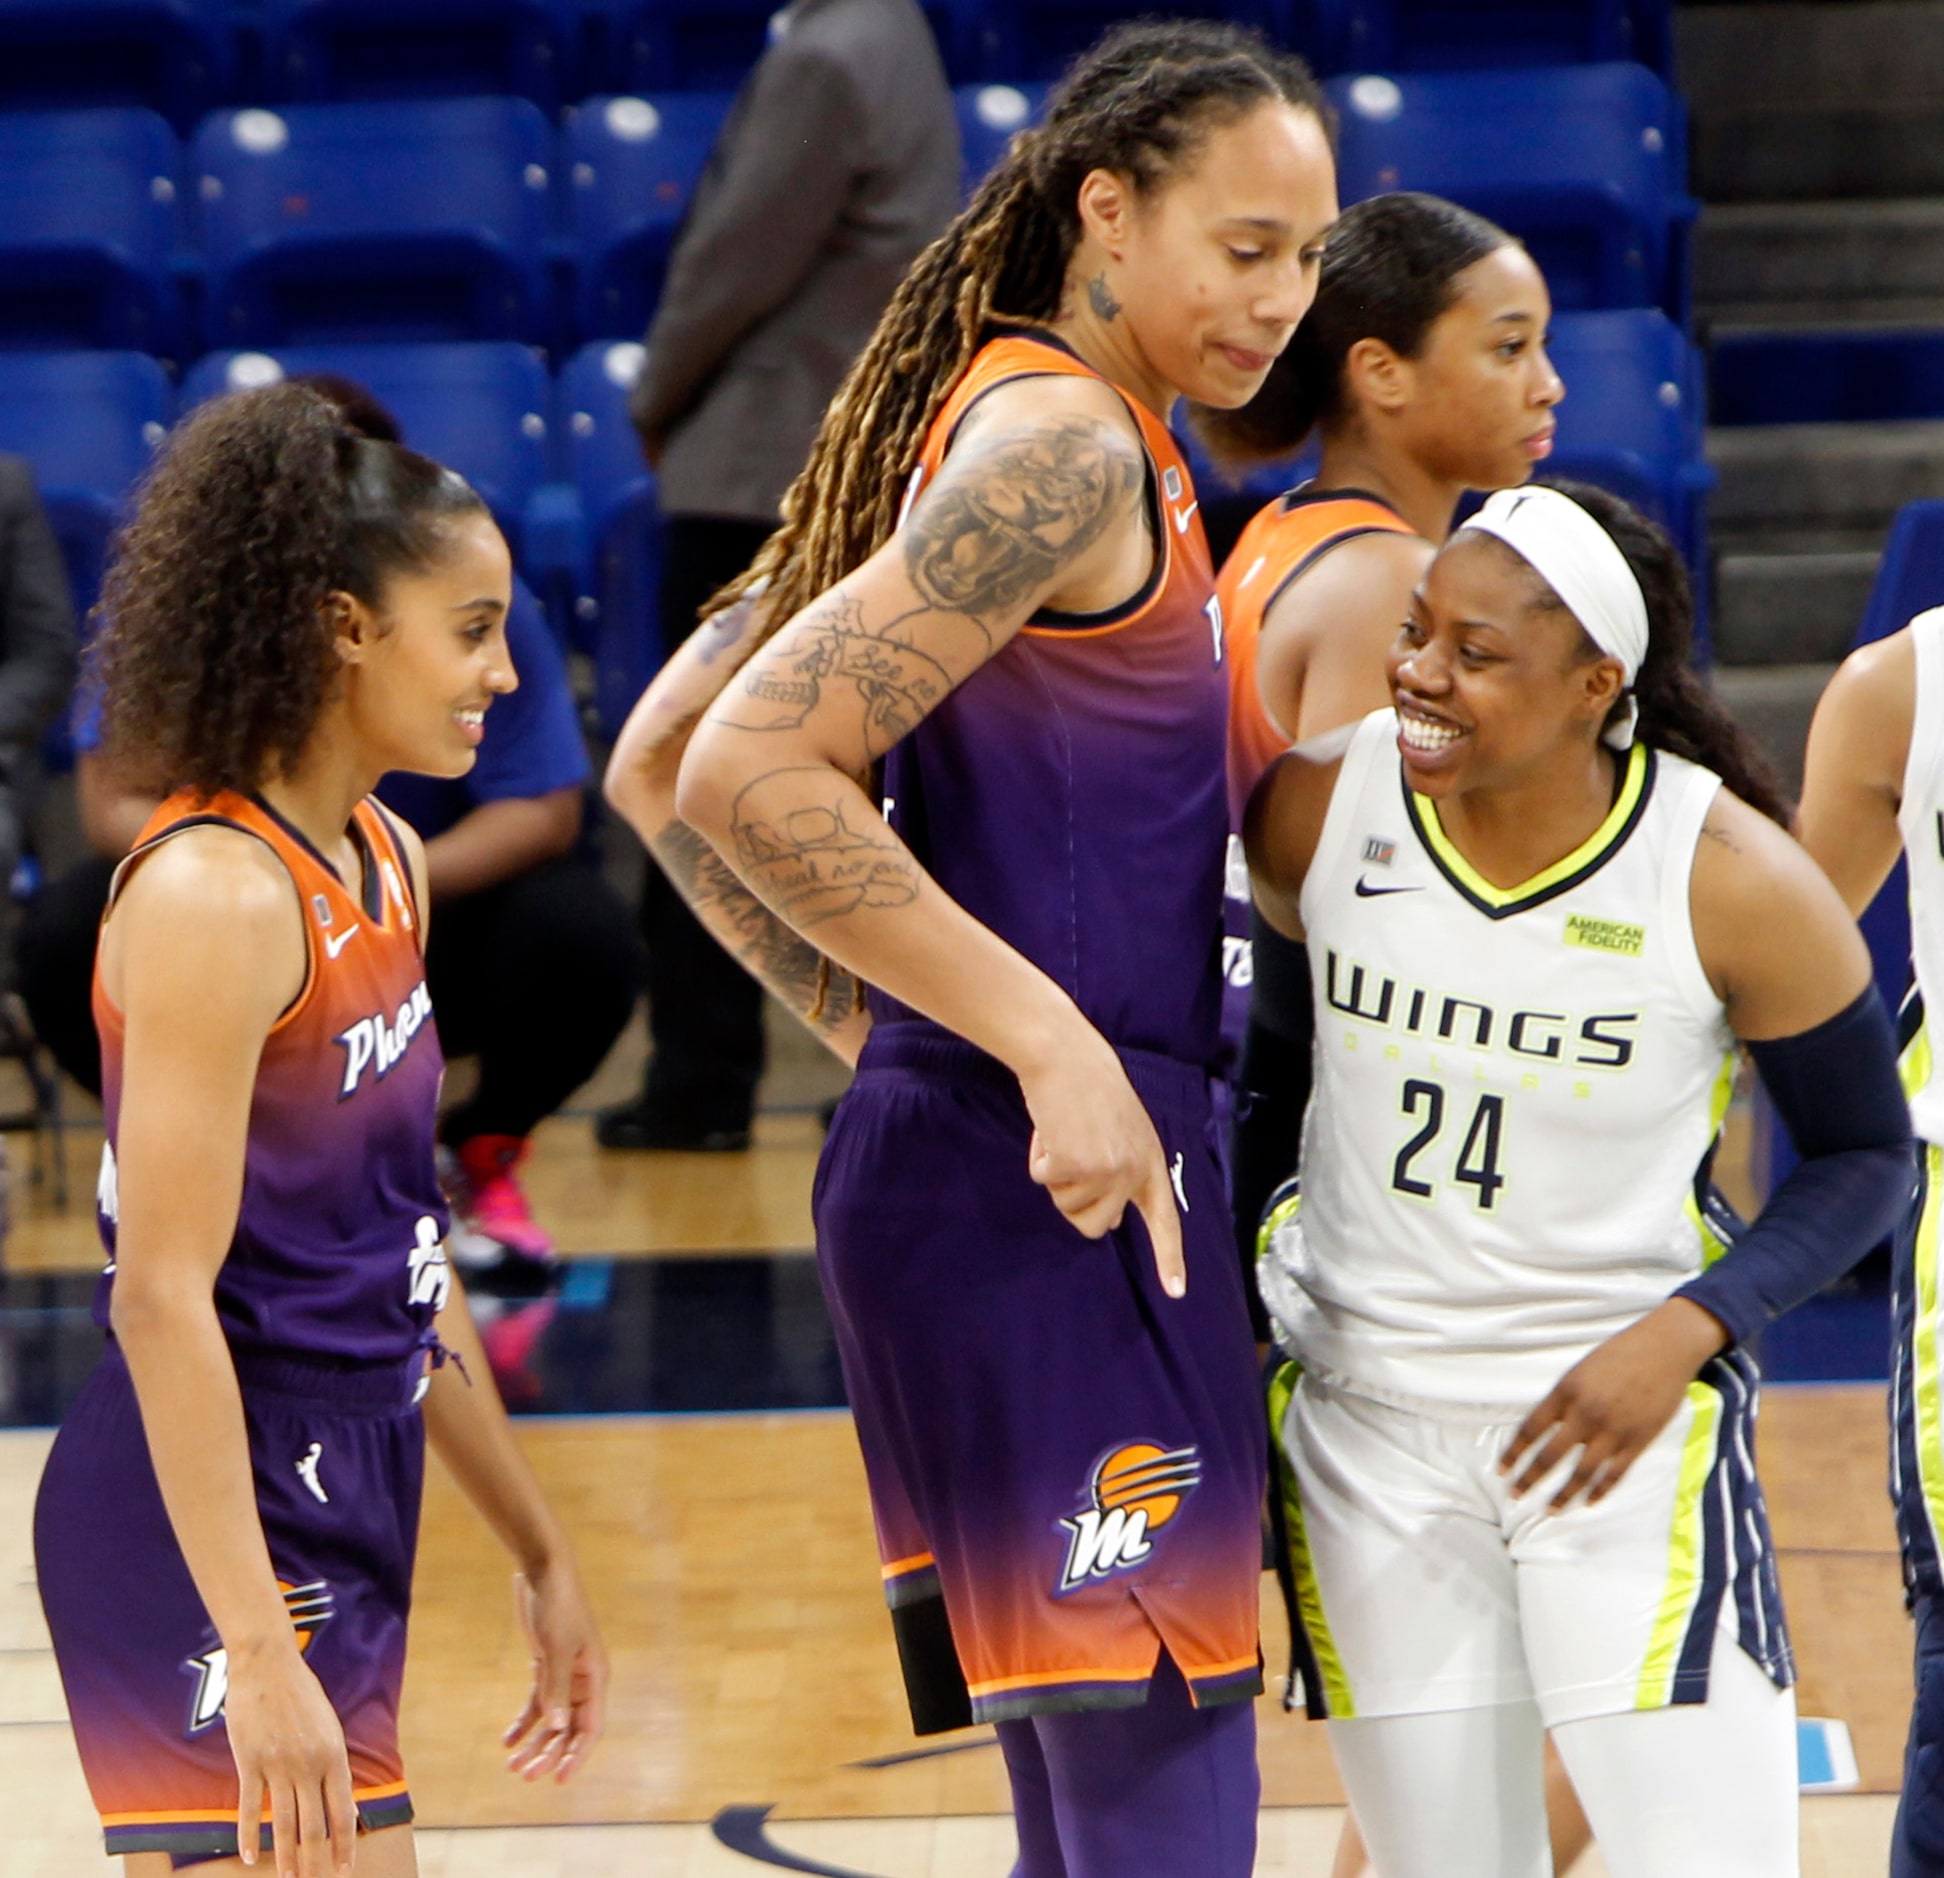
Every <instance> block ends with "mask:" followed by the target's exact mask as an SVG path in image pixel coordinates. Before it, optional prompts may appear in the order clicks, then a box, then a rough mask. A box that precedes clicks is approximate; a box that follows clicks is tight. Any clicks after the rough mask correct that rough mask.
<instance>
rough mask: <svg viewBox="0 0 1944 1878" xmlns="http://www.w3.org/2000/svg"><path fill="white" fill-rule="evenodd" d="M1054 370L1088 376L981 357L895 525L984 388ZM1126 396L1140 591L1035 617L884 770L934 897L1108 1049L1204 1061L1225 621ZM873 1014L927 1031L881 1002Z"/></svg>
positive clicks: (1029, 350)
mask: <svg viewBox="0 0 1944 1878" xmlns="http://www.w3.org/2000/svg"><path fill="white" fill-rule="evenodd" d="M1062 376H1064V377H1083V378H1097V377H1099V376H1100V375H1099V374H1098V373H1096V372H1095V371H1094V370H1093V369H1092V368H1091V367H1090V366H1088V365H1086V364H1084V363H1083V362H1082V361H1081V360H1080V359H1079V358H1077V357H1076V356H1075V355H1074V354H1073V353H1072V352H1070V351H1068V350H1067V349H1066V347H1065V346H1063V345H1061V344H1060V343H1059V342H1058V341H1057V340H1055V339H1053V338H1051V337H1050V336H1049V335H1046V334H1043V333H1032V334H1028V333H1024V332H1019V331H1008V332H1006V333H1004V334H1003V335H1002V336H1000V337H998V338H995V339H993V340H991V341H990V342H989V343H988V344H987V345H985V346H984V347H983V348H982V349H981V350H980V352H979V353H978V355H977V356H976V357H975V358H974V359H973V361H972V363H971V365H970V367H969V368H968V369H967V371H966V373H965V376H964V377H963V378H962V379H961V380H960V381H959V383H958V385H957V387H956V388H955V389H954V391H953V392H952V394H951V396H950V397H949V398H948V399H947V400H946V402H945V405H944V407H943V409H941V410H940V412H939V414H938V417H937V419H936V420H935V421H934V422H933V424H932V427H931V431H930V434H929V435H928V436H927V438H926V440H925V447H924V452H923V454H922V456H921V457H920V460H919V465H918V469H917V472H916V474H915V475H914V477H913V479H912V493H911V495H910V497H908V498H907V503H906V512H907V514H909V512H910V506H911V503H912V502H913V501H915V500H916V499H918V497H919V496H920V495H921V494H922V492H923V489H924V486H925V484H926V483H928V482H929V481H930V480H931V479H932V477H934V476H935V475H936V474H937V473H938V469H939V465H940V464H941V463H942V462H943V461H944V459H945V453H946V451H947V450H948V449H949V448H950V446H951V442H952V438H953V436H954V435H955V433H956V432H957V430H958V427H959V425H960V423H961V422H962V421H963V420H964V418H965V415H966V413H967V412H968V411H969V410H970V409H971V407H972V406H973V405H974V404H975V403H976V402H977V401H978V400H979V399H980V398H981V397H983V396H984V395H985V393H987V392H988V391H990V390H992V389H993V388H994V387H995V386H997V385H1001V384H1005V383H1008V382H1009V381H1011V380H1013V379H1018V378H1033V377H1062ZM1123 395H1125V394H1123ZM1126 402H1127V408H1128V410H1129V411H1130V412H1131V413H1132V415H1133V417H1134V421H1135V422H1136V423H1137V424H1138V425H1139V426H1140V431H1141V437H1142V441H1143V442H1144V443H1145V445H1146V447H1147V454H1148V501H1149V525H1150V527H1151V529H1152V531H1153V536H1154V541H1155V556H1154V567H1153V571H1152V572H1151V574H1150V576H1149V578H1148V580H1147V582H1146V584H1145V585H1144V586H1143V587H1142V589H1141V591H1140V592H1139V593H1137V594H1136V595H1135V596H1134V597H1133V598H1132V599H1131V600H1129V601H1128V602H1127V603H1126V604H1125V605H1123V606H1119V607H1116V608H1114V609H1112V610H1111V611H1110V612H1106V613H1101V614H1092V615H1075V614H1064V613H1053V612H1042V613H1039V614H1036V615H1035V616H1034V617H1033V619H1032V620H1031V621H1029V622H1028V623H1027V625H1026V626H1025V628H1024V629H1023V630H1022V631H1021V632H1020V633H1019V634H1018V636H1017V637H1016V638H1014V639H1013V640H1012V641H1011V642H1010V643H1009V644H1008V645H1006V646H1005V647H1004V648H1003V649H1002V650H1001V651H1000V652H999V653H998V655H997V656H996V657H994V658H993V659H992V660H991V661H990V662H989V663H987V664H986V665H984V666H982V667H981V668H980V669H979V670H978V671H977V672H975V673H974V674H973V675H972V677H971V678H970V679H968V680H967V681H966V683H965V684H963V685H961V686H960V687H959V688H958V689H957V690H956V691H954V692H953V693H952V694H951V695H950V696H949V697H948V698H947V699H946V700H945V702H944V703H943V704H941V705H940V706H939V707H938V709H937V710H935V711H933V712H932V714H931V715H930V716H929V717H927V718H926V719H925V721H924V722H923V723H921V724H920V725H919V726H918V727H917V729H916V730H914V731H913V732H912V733H911V734H910V735H909V736H908V737H906V738H905V739H904V740H903V741H902V742H901V743H899V744H898V745H897V746H896V747H895V748H894V749H893V750H892V751H891V753H890V755H889V756H888V757H887V758H886V759H885V766H884V788H885V795H886V797H887V800H888V803H889V807H888V810H887V813H888V815H889V818H890V821H891V824H892V826H893V827H894V828H895V829H896V830H897V831H898V833H899V834H900V835H901V836H902V837H903V839H904V840H905V841H906V842H907V843H908V844H909V846H910V847H911V849H912V851H913V852H914V853H915V854H916V855H917V857H918V859H919V860H920V861H921V862H923V863H924V865H925V866H926V867H927V868H928V869H929V870H930V872H931V873H932V875H933V877H934V878H935V879H936V880H937V881H938V883H939V885H940V886H942V887H943V888H944V889H945V891H946V892H947V893H949V894H950V895H951V896H952V898H953V899H954V900H956V901H957V902H958V903H959V905H961V906H962V907H964V908H965V909H966V911H967V912H969V913H971V914H972V915H973V917H974V918H976V919H978V920H980V921H982V922H983V923H984V924H985V925H987V926H988V927H990V928H991V929H992V930H993V931H994V932H995V933H997V934H998V935H999V937H1000V938H1002V939H1004V940H1005V941H1006V942H1007V944H1009V945H1011V946H1012V947H1013V948H1014V949H1015V950H1017V951H1019V952H1021V953H1023V954H1024V955H1025V956H1026V957H1027V958H1029V959H1031V960H1032V961H1033V963H1034V964H1035V965H1037V966H1038V967H1039V968H1040V969H1041V970H1042V971H1044V972H1045V973H1046V974H1047V975H1048V976H1049V977H1051V978H1052V979H1054V980H1055V981H1056V982H1057V983H1058V984H1059V985H1060V986H1061V987H1062V988H1063V989H1064V990H1065V991H1066V992H1067V993H1068V994H1069V995H1070V996H1071V997H1072V998H1073V1000H1074V1002H1075V1003H1076V1004H1078V1005H1079V1007H1080V1009H1081V1010H1082V1011H1083V1012H1085V1014H1086V1015H1087V1017H1088V1018H1089V1019H1090V1020H1091V1021H1092V1022H1093V1024H1094V1025H1095V1026H1096V1027H1097V1028H1098V1029H1099V1030H1100V1031H1101V1033H1102V1034H1103V1035H1104V1036H1105V1037H1106V1038H1107V1039H1108V1041H1109V1042H1111V1043H1114V1044H1118V1045H1122V1046H1124V1047H1127V1048H1132V1049H1140V1050H1151V1051H1154V1052H1156V1053H1157V1054H1160V1055H1163V1056H1169V1057H1173V1058H1174V1059H1176V1060H1177V1061H1179V1062H1184V1063H1191V1064H1196V1065H1206V1064H1209V1063H1211V1062H1212V1061H1213V1060H1214V1056H1215V1050H1216V1026H1217V1008H1218V1000H1219V995H1220V986H1221V978H1220V958H1221V935H1222V865H1223V847H1224V842H1225V840H1226V837H1227V833H1228V807H1227V800H1226V784H1225V779H1224V760H1225V756H1224V753H1225V738H1226V730H1227V720H1228V686H1227V681H1226V677H1225V675H1224V673H1223V670H1222V653H1223V646H1222V630H1221V620H1220V615H1219V612H1218V610H1217V607H1216V603H1215V578H1214V570H1213V568H1212V567H1211V565H1210V562H1209V554H1208V541H1207V538H1206V536H1205V535H1204V534H1203V533H1202V525H1201V517H1200V515H1199V513H1198V509H1199V506H1200V505H1199V503H1198V502H1197V500H1196V496H1195V491H1194V486H1193V484H1192V482H1191V481H1190V478H1189V475H1188V466H1187V464H1186V463H1185V462H1184V461H1183V460H1182V456H1181V452H1180V450H1179V449H1178V448H1177V447H1176V445H1175V441H1174V439H1173V437H1172V436H1171V435H1170V434H1169V431H1168V428H1167V426H1166V425H1165V424H1163V423H1162V422H1161V420H1160V419H1159V418H1157V417H1156V416H1154V414H1153V413H1152V412H1150V411H1148V410H1145V409H1144V408H1143V407H1142V406H1141V405H1140V404H1138V403H1137V402H1135V400H1133V399H1132V398H1128V399H1127V400H1126ZM873 1015H874V1017H875V1019H876V1021H878V1022H880V1023H886V1022H892V1023H896V1022H924V1021H926V1020H923V1019H921V1018H919V1017H918V1016H917V1014H916V1013H915V1012H913V1011H911V1010H909V1009H908V1008H907V1007H905V1006H903V1005H900V1004H897V1003H895V1002H894V1001H892V1000H890V999H888V998H885V997H883V996H882V995H874V1000H873Z"/></svg>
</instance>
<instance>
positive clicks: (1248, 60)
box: [704, 20, 1329, 635]
mask: <svg viewBox="0 0 1944 1878" xmlns="http://www.w3.org/2000/svg"><path fill="white" fill-rule="evenodd" d="M1277 99H1280V100H1282V101H1283V102H1284V103H1286V104H1291V105H1295V106H1297V107H1298V108H1299V109H1302V110H1306V111H1311V112H1314V113H1315V114H1316V116H1317V117H1318V118H1320V119H1322V120H1323V121H1324V122H1325V124H1326V125H1327V124H1328V122H1329V107H1328V106H1327V104H1326V103H1325V101H1324V98H1323V93H1322V91H1321V89H1320V88H1319V87H1318V85H1317V83H1316V80H1315V78H1314V77H1313V76H1312V75H1311V73H1310V70H1309V68H1308V67H1307V66H1306V65H1305V64H1304V63H1303V62H1302V60H1301V59H1299V58H1297V57H1295V56H1294V55H1293V54H1291V53H1286V52H1280V51H1277V50H1276V49H1275V48H1273V47H1272V46H1270V45H1269V43H1268V42H1267V41H1266V40H1264V39H1263V38H1262V37H1261V36H1260V35H1259V34H1257V33H1254V32H1251V31H1248V30H1247V29H1245V28H1241V27H1237V26H1232V25H1228V24H1224V23H1219V22H1215V21H1208V20H1135V21H1132V22H1130V23H1128V24H1126V25H1122V26H1118V27H1115V28H1114V29H1113V30H1112V31H1111V32H1109V33H1108V34H1106V35H1105V37H1103V38H1102V39H1101V40H1100V42H1099V43H1098V44H1097V45H1096V46H1095V47H1094V48H1093V49H1092V50H1091V51H1090V52H1088V53H1087V54H1086V55H1085V56H1084V57H1083V58H1081V59H1080V60H1079V61H1078V62H1077V63H1076V64H1075V65H1074V66H1073V67H1072V69H1071V70H1070V71H1069V72H1068V73H1067V75H1066V77H1065V78H1064V79H1063V80H1062V81H1061V83H1060V86H1059V88H1058V89H1057V90H1056V91H1055V92H1054V94H1053V97H1052V99H1051V100H1050V102H1049V104H1048V107H1047V113H1046V118H1045V121H1044V122H1043V123H1042V124H1040V125H1039V126H1038V127H1037V128H1034V129H1030V130H1023V131H1020V132H1019V133H1018V134H1017V135H1015V136H1014V138H1013V139H1012V142H1011V143H1010V144H1009V145H1008V147H1007V150H1006V154H1005V156H1004V158H1003V159H1002V160H1001V161H1000V163H999V164H998V166H997V167H996V168H995V169H994V170H993V171H992V173H991V174H990V175H989V176H988V177H987V178H986V179H985V181H984V182H983V183H982V184H981V185H980V186H979V189H978V192H977V193H976V194H975V195H974V196H973V198H972V200H971V202H970V203H969V204H968V205H967V206H966V208H965V209H964V210H963V211H962V212H961V213H960V214H959V216H958V218H957V220H956V221H954V222H953V223H952V225H951V226H950V227H949V228H948V229H946V231H945V232H944V234H942V235H941V236H939V238H938V239H937V240H936V241H934V242H933V243H932V244H931V246H930V247H928V248H927V249H926V250H925V251H924V253H922V254H921V255H920V256H919V257H918V259H917V260H916V261H914V262H913V263H912V265H911V269H910V271H909V272H908V273H907V274H906V275H905V277H904V280H903V282H902V283H901V284H900V285H899V287H898V290H897V292H896V293H895V294H893V295H892V298H891V303H890V305H889V306H888V307H887V308H886V309H885V312H884V316H883V318H882V319H880V320H879V321H878V325H877V330H876V332H874V333H873V334H872V336H871V341H870V344H869V345H867V346H866V347H865V349H864V351H863V352H862V354H861V355H860V356H859V357H858V360H857V362H856V364H855V365H853V366H852V367H851V370H850V373H849V375H848V376H847V377H846V378H845V380H844V383H843V385H842V387H841V388H840V389H839V391H838V393H837V395H836V397H835V398H833V399H832V400H831V403H830V407H829V409H828V410H827V411H826V412H825V413H824V419H823V423H822V426H821V428H820V429H819V430H818V432H817V440H816V442H815V444H813V445H812V446H811V450H810V456H809V460H808V461H807V462H806V463H805V465H804V468H803V471H802V473H801V474H800V475H799V476H798V477H797V479H796V481H795V482H794V483H792V484H791V485H790V491H789V493H788V495H786V496H785V497H784V498H783V517H784V519H783V523H782V526H781V527H779V528H778V529H777V530H776V532H775V533H774V534H772V535H771V536H770V538H769V540H768V541H767V542H765V543H764V544H763V547H762V549H761V551H760V552H759V553H758V554H757V556H756V559H755V561H754V562H753V563H752V564H751V565H750V567H749V569H748V571H747V572H746V573H744V574H743V575H741V576H740V577H739V578H738V579H736V580H733V581H731V582H730V583H729V585H728V586H727V587H725V588H723V590H722V591H721V592H720V593H719V594H717V595H716V596H715V597H714V598H713V599H712V600H710V602H709V603H708V605H707V607H705V608H704V611H705V612H709V613H713V612H716V611H719V610H720V609H721V608H723V607H726V606H729V605H731V604H733V603H734V602H735V601H737V600H739V599H741V598H742V597H743V596H744V595H745V594H747V593H749V591H750V590H751V589H752V588H753V587H756V586H758V584H759V583H761V591H762V608H763V626H762V631H763V633H764V634H765V635H767V634H768V633H771V632H774V631H775V630H776V629H777V627H779V626H781V625H782V624H783V623H784V621H786V620H787V619H789V618H790V616H791V615H792V614H794V613H796V612H798V611H800V610H801V609H802V608H803V607H805V606H807V605H808V604H809V603H810V601H812V600H813V599H815V598H816V596H817V595H818V594H820V593H822V592H824V591H825V590H826V589H827V588H830V587H833V586H835V585H836V583H837V582H838V581H840V580H842V579H843V577H844V576H845V575H846V574H848V573H850V572H851V571H852V570H853V569H854V568H856V567H858V566H860V565H861V564H862V563H863V562H865V561H866V560H868V559H869V558H870V557H871V556H872V555H873V554H875V553H876V552H877V550H878V549H879V548H881V547H882V546H883V545H884V543H885V542H886V541H887V540H889V539H890V536H891V533H892V530H893V529H894V528H895V527H896V526H897V520H898V507H899V503H900V500H901V497H902V495H903V490H904V485H905V483H906V480H907V479H908V478H909V476H910V473H911V469H912V466H913V465H914V464H915V463H916V462H917V460H918V455H919V451H920V449H921V448H922V447H923V444H924V439H925V434H926V432H927V431H928V430H929V429H930V428H931V423H932V420H933V418H934V417H936V415H937V414H938V410H939V407H940V406H941V405H942V404H943V403H944V402H945V399H946V397H947V396H948V395H949V394H950V392H951V389H952V387H953V385H954V384H956V383H957V381H958V379H959V378H960V377H961V375H962V374H963V373H964V371H965V369H966V367H967V366H968V365H969V364H970V363H971V360H972V356H973V354H974V353H975V352H977V351H978V349H979V347H980V345H981V344H982V343H983V341H984V338H985V333H986V328H987V326H988V324H989V322H991V321H992V320H994V319H1014V320H1020V321H1026V322H1035V321H1046V320H1051V319H1052V318H1054V317H1055V315H1056V314H1057V313H1058V312H1059V310H1060V299H1061V294H1062V291H1063V289H1064V287H1065V284H1066V272H1067V263H1068V262H1069V260H1071V258H1072V255H1073V250H1074V247H1075V245H1076V244H1077V243H1078V241H1079V236H1080V213H1079V194H1080V185H1081V183H1082V182H1083V181H1084V180H1085V179H1086V177H1087V176H1088V174H1089V173H1090V172H1091V171H1093V170H1108V171H1112V172H1114V173H1116V174H1118V175H1121V176H1125V177H1127V178H1129V179H1130V180H1131V181H1132V183H1133V184H1134V187H1135V189H1136V191H1137V192H1139V193H1140V194H1143V195H1146V194H1148V193H1149V192H1151V191H1152V190H1153V189H1154V188H1155V187H1156V186H1157V185H1158V184H1159V183H1160V182H1161V181H1163V180H1164V179H1165V178H1166V177H1168V176H1169V175H1171V174H1173V173H1174V172H1176V171H1177V170H1178V169H1179V168H1180V167H1181V166H1182V164H1183V163H1184V161H1185V160H1186V159H1188V158H1190V157H1192V156H1193V155H1194V154H1195V152H1196V151H1198V150H1199V149H1200V147H1201V145H1202V144H1203V143H1204V141H1205V140H1206V139H1207V137H1208V135H1209V133H1210V132H1211V131H1213V130H1215V129H1217V128H1220V127H1221V126H1223V125H1226V124H1230V123H1234V122H1236V121H1237V120H1239V119H1240V118H1242V117H1244V116H1246V115H1247V114H1248V113H1249V112H1250V111H1252V110H1254V109H1255V108H1256V107H1257V106H1258V105H1261V104H1263V103H1266V102H1271V101H1274V100H1277Z"/></svg>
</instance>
